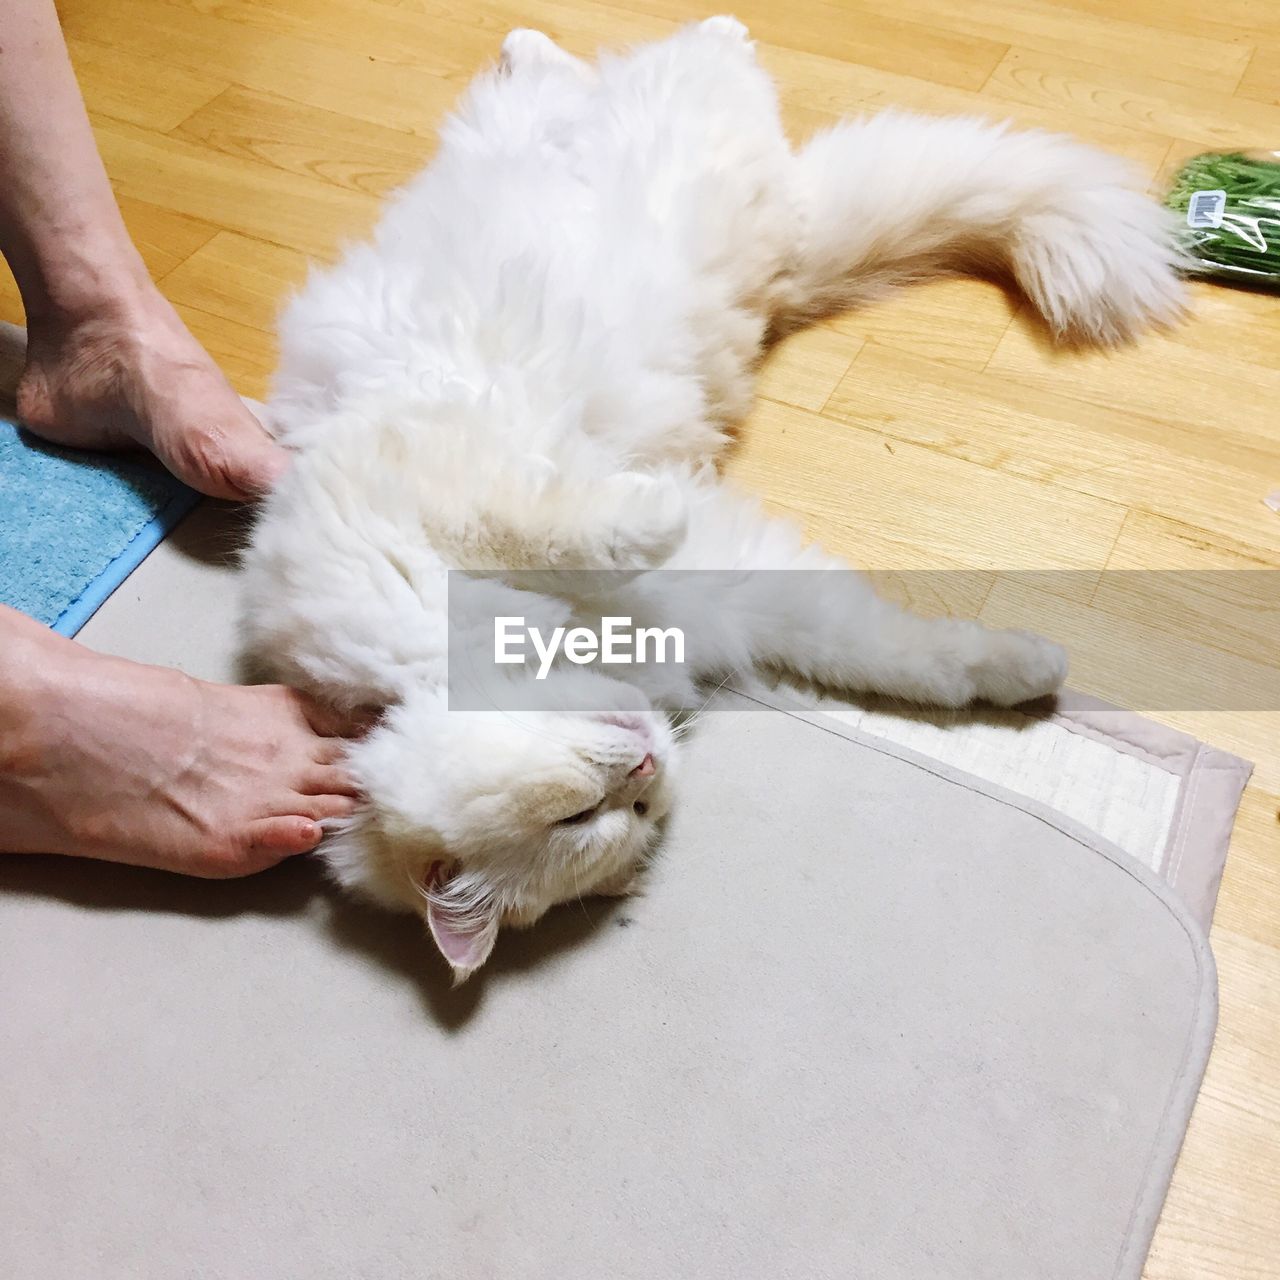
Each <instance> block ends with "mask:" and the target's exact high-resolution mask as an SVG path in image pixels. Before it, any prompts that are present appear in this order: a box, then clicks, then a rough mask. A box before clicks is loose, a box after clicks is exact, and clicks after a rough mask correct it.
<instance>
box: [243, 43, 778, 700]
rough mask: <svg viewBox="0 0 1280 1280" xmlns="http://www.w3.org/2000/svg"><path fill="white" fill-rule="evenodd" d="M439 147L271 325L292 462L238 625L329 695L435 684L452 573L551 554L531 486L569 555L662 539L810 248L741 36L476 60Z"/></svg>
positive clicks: (256, 551) (767, 92) (284, 667)
mask: <svg viewBox="0 0 1280 1280" xmlns="http://www.w3.org/2000/svg"><path fill="white" fill-rule="evenodd" d="M442 139H443V140H442V144H441V148H440V151H439V153H438V155H437V156H436V158H435V159H434V161H433V162H432V164H431V165H430V166H429V167H428V169H427V170H426V171H425V172H424V173H423V174H422V175H420V176H419V177H418V178H417V179H416V180H415V181H414V182H413V183H411V184H410V186H409V187H408V188H407V189H406V190H405V191H404V192H402V193H401V194H400V195H399V197H397V199H396V200H395V201H394V202H393V203H392V204H391V206H390V207H389V208H388V210H387V212H386V214H385V216H384V218H383V220H382V223H381V224H380V226H379V228H378V230H377V232H376V234H375V236H374V238H373V240H372V242H371V243H369V244H365V245H360V246H357V247H355V248H353V249H351V250H349V251H348V252H347V253H346V255H345V256H344V257H343V259H342V260H341V261H340V262H339V263H338V264H337V265H336V266H334V267H333V268H330V269H327V270H321V271H319V272H317V273H315V274H314V275H313V276H312V278H311V279H310V281H309V282H308V284H307V285H306V287H305V288H304V289H303V291H302V292H301V294H300V295H299V296H298V297H297V298H296V299H295V300H294V301H293V303H292V304H291V305H290V306H289V308H288V309H287V311H286V313H285V315H284V317H283V319H282V323H281V364H280V369H279V373H278V376H277V379H276V383H275V389H274V393H273V396H272V398H271V403H270V406H269V416H270V423H271V426H272V428H273V429H274V430H275V431H276V432H277V434H278V435H279V436H280V437H281V438H282V439H283V440H284V442H285V443H286V444H288V445H289V446H290V447H291V448H293V449H294V450H295V452H296V454H297V458H296V461H295V464H294V466H293V467H292V469H291V471H290V473H289V474H288V475H287V476H286V478H285V480H284V482H283V484H282V485H281V486H280V488H279V490H278V491H277V492H276V493H275V494H274V495H273V496H272V497H271V499H270V500H269V501H268V503H267V504H266V507H265V509H264V512H263V515H262V517H261V519H260V521H259V525H258V528H257V530H256V532H255V536H254V540H253V545H252V546H251V548H250V550H249V552H248V554H247V556H246V574H245V579H246V631H247V645H248V648H249V649H250V650H251V651H252V652H254V653H255V654H256V655H257V656H258V657H259V658H260V659H261V658H265V659H266V665H267V666H268V668H269V669H270V670H271V672H272V673H273V674H274V675H276V676H278V677H281V678H284V679H286V680H289V681H290V682H292V683H295V684H299V685H302V686H303V687H310V688H312V689H314V690H316V691H318V692H320V693H322V694H323V695H324V696H326V697H328V698H330V699H331V700H333V701H336V702H347V703H360V702H381V701H387V700H391V699H394V698H396V697H398V696H400V695H401V693H402V692H403V689H404V687H406V686H407V685H413V684H422V683H426V684H429V685H439V684H440V682H441V681H442V680H443V678H444V675H445V647H446V646H445V643H444V636H445V628H444V617H445V611H446V590H445V577H446V573H445V571H446V570H447V569H449V568H454V567H459V566H461V567H475V566H477V565H479V566H492V565H494V564H495V563H496V564H498V565H502V566H504V567H505V566H508V565H509V564H511V563H512V561H513V560H514V561H515V562H522V561H523V562H526V563H533V562H536V561H538V560H539V558H540V556H539V545H538V543H537V541H536V539H535V540H534V541H532V542H529V541H528V539H524V531H525V526H528V527H530V528H535V529H538V528H541V527H542V525H541V524H540V523H539V522H540V521H542V516H543V513H542V512H541V511H540V510H538V509H536V508H537V504H538V502H539V501H541V498H540V496H539V495H545V494H546V493H547V492H551V497H552V498H553V499H554V503H553V505H555V506H557V507H558V508H559V510H557V512H556V513H555V518H556V519H557V520H560V521H561V523H562V524H563V523H564V518H563V511H564V510H565V509H568V508H572V509H573V510H572V513H571V519H570V524H572V523H573V521H575V520H576V521H577V524H576V525H573V527H571V528H569V530H568V532H567V533H566V532H565V531H564V530H563V529H560V530H558V531H556V532H555V533H554V534H553V535H550V539H551V542H552V543H553V544H554V545H553V546H551V551H552V552H557V553H562V554H563V553H564V547H563V544H564V542H565V541H566V540H568V541H569V542H570V543H572V541H573V538H574V537H575V536H578V535H579V534H580V535H581V541H582V544H583V547H584V548H586V549H587V550H586V551H585V552H584V555H585V556H586V558H585V559H579V560H578V561H576V562H575V561H574V559H573V554H574V550H573V548H572V546H571V547H570V550H569V553H568V554H567V555H565V556H564V558H563V559H562V560H561V561H560V562H562V563H568V564H572V563H587V564H590V563H592V561H591V559H590V548H591V547H592V546H601V545H617V544H618V543H619V542H622V543H626V542H627V540H628V539H630V540H631V541H633V542H634V543H635V544H636V546H637V547H638V548H639V551H638V554H639V555H641V556H643V554H644V553H645V548H646V547H661V546H663V545H664V543H665V541H669V536H670V532H671V530H670V529H669V528H668V527H667V525H670V526H671V528H673V529H674V528H676V527H678V525H679V517H678V516H677V517H676V518H674V519H672V518H671V516H670V510H669V509H670V508H671V507H672V506H673V501H672V497H673V495H672V489H673V488H674V486H676V485H677V484H681V483H687V480H686V479H685V477H687V475H688V473H689V471H690V469H691V468H696V467H698V466H700V465H702V464H704V463H706V462H708V461H709V460H711V459H712V458H714V456H715V454H716V453H717V451H718V450H719V448H720V447H721V445H722V444H723V442H724V438H725V437H724V427H725V426H726V425H727V424H728V423H730V422H731V421H733V420H734V419H736V418H737V417H739V416H740V415H741V414H742V413H743V412H744V411H745V409H746V408H747V406H748V404H749V400H750V393H751V384H752V381H753V373H754V363H755V361H756V359H757V357H758V355H759V351H760V347H761V340H762V337H763V334H764V329H765V325H766V316H767V315H768V314H769V312H770V311H771V310H772V306H771V294H770V291H771V290H772V289H773V288H775V287H777V285H778V282H779V280H780V279H782V278H784V277H785V273H786V265H787V258H788V253H789V251H790V249H791V247H792V246H793V245H794V243H795V240H796V234H797V229H796V225H795V223H796V218H795V215H794V211H793V209H792V208H791V207H790V205H789V203H788V199H789V196H788V193H789V191H790V190H791V184H790V183H789V182H788V168H787V166H789V165H791V164H792V163H793V159H792V156H791V154H790V151H789V148H788V146H787V142H786V139H785V137H784V135H783V132H782V129H781V125H780V122H779V119H778V115H777V108H776V100H775V95H774V90H773V86H772V84H771V83H770V81H769V80H768V78H767V77H766V76H765V75H764V74H763V72H761V71H760V70H759V68H758V67H757V66H756V65H755V63H754V60H753V57H752V54H751V51H750V46H749V45H748V44H747V43H746V42H745V39H743V38H742V37H740V36H738V35H736V34H734V33H732V32H731V33H729V34H728V35H726V34H725V33H724V32H713V31H709V30H707V29H706V28H705V27H700V28H692V29H689V30H687V31H685V32H682V33H681V34H680V35H679V36H677V37H676V38H674V39H673V40H672V41H670V42H668V43H667V44H666V45H664V46H660V47H658V48H657V49H655V50H642V51H640V53H639V54H638V55H636V56H634V57H631V58H629V59H627V60H624V61H614V62H609V61H606V62H604V63H603V64H602V65H601V67H600V70H599V80H598V82H597V83H594V84H587V83H584V82H583V81H582V80H580V79H578V78H577V77H576V76H573V75H560V74H558V73H556V72H554V71H551V72H549V73H548V74H547V75H546V77H545V78H544V79H543V80H542V81H541V82H540V83H539V84H538V86H537V90H536V92H533V93H531V92H530V86H529V79H528V77H527V76H526V77H523V78H522V77H512V78H511V79H509V80H508V79H504V78H503V77H501V76H499V75H497V74H489V75H486V76H482V77H481V79H480V80H479V81H477V82H476V84H475V85H473V87H472V89H471V91H470V92H469V94H468V96H467V98H466V99H465V100H464V102H463V104H462V106H461V108H460V109H459V111H458V113H457V114H456V115H455V116H454V117H453V118H452V119H451V120H450V121H449V122H448V123H447V124H446V126H445V128H444V130H443V133H442ZM637 471H647V472H649V473H650V474H651V476H655V477H657V478H658V479H659V480H662V477H663V476H664V475H665V476H667V477H668V479H667V480H662V483H663V484H665V485H667V488H666V489H665V490H664V491H663V493H662V494H661V496H658V495H654V494H644V495H642V496H641V497H640V498H638V499H637V498H636V497H635V494H634V491H633V490H634V486H632V487H631V488H628V485H630V484H631V480H628V479H627V477H631V478H632V479H634V478H635V477H636V472H637ZM623 473H625V475H624V474H623ZM611 485H612V486H614V488H612V489H611V488H610V486H611ZM555 486H558V491H555ZM549 487H550V488H549ZM637 501H638V502H639V504H640V507H641V508H643V512H642V518H641V519H640V521H639V522H638V525H637V522H636V521H635V519H634V516H633V517H632V519H631V520H630V523H629V526H628V528H627V530H626V532H625V534H621V535H615V532H614V531H613V530H612V529H611V528H610V527H609V524H608V522H609V520H610V519H611V518H612V517H611V509H612V508H614V507H622V506H629V507H631V508H633V509H635V508H636V506H637ZM593 504H594V505H593ZM543 505H544V506H545V505H547V503H545V502H544V503H543ZM664 521H665V522H666V524H664ZM593 522H594V523H593ZM579 526H580V527H579ZM513 530H514V533H513V532H512V531H513ZM459 531H461V532H459ZM477 531H478V533H479V536H480V538H481V542H480V544H479V545H476V546H466V547H460V546H459V545H458V538H459V537H470V536H471V535H472V534H473V533H476V532H477ZM485 539H487V541H485ZM522 540H523V542H524V543H525V544H526V545H521V543H522ZM509 548H515V550H514V551H513V552H511V553H510V554H508V549H509ZM624 550H625V547H624ZM548 559H550V557H548ZM543 562H544V563H546V562H547V560H544V561H543ZM551 562H553V563H555V562H556V561H554V559H551Z"/></svg>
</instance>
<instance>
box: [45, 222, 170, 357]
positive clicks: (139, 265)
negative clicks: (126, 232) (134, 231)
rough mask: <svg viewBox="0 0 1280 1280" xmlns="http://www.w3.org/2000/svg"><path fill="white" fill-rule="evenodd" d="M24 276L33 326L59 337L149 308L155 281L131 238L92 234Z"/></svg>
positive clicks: (117, 320)
mask: <svg viewBox="0 0 1280 1280" xmlns="http://www.w3.org/2000/svg"><path fill="white" fill-rule="evenodd" d="M23 274H24V275H25V276H26V277H27V278H26V279H24V280H20V284H22V285H23V286H24V287H23V291H22V292H23V305H24V307H25V308H26V313H27V328H28V330H29V331H30V333H31V334H32V336H33V337H40V336H49V337H56V336H58V335H61V334H64V333H67V332H69V331H71V330H74V329H76V328H78V327H79V326H81V325H83V324H85V323H86V322H90V321H98V320H101V321H108V322H121V323H122V322H124V321H126V320H127V318H128V317H129V316H131V315H132V314H135V313H137V312H139V311H141V310H143V309H144V308H145V306H146V304H147V301H148V299H149V297H150V295H151V294H152V293H154V291H155V286H154V284H153V283H152V281H151V277H150V276H149V275H148V274H147V270H146V267H145V266H144V264H143V262H142V259H141V258H140V257H139V256H138V252H137V250H136V249H135V248H134V247H133V245H132V244H130V243H129V241H128V239H127V238H123V239H122V238H119V237H115V236H112V235H109V234H106V235H104V234H95V235H87V236H86V237H85V238H84V239H82V240H80V241H77V242H76V244H75V247H74V248H73V249H71V250H69V251H68V252H66V253H65V254H62V255H60V257H59V259H58V261H57V262H56V263H54V262H49V263H41V264H38V265H36V266H35V268H34V269H33V270H32V271H30V272H25V273H23Z"/></svg>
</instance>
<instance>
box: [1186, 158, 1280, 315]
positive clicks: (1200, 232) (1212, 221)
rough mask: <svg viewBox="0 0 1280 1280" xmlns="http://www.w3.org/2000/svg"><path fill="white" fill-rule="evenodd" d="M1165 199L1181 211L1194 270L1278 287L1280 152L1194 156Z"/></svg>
mask: <svg viewBox="0 0 1280 1280" xmlns="http://www.w3.org/2000/svg"><path fill="white" fill-rule="evenodd" d="M1165 203H1166V204H1167V205H1168V206H1169V208H1170V209H1173V210H1175V211H1176V212H1178V213H1180V214H1182V217H1183V221H1184V222H1185V224H1186V225H1185V228H1184V230H1183V244H1184V245H1185V247H1186V249H1187V252H1188V254H1189V255H1190V258H1191V262H1192V270H1193V271H1195V272H1197V273H1198V274H1202V275H1206V276H1216V277H1218V278H1220V279H1223V280H1233V281H1236V282H1237V283H1240V284H1252V285H1256V286H1259V287H1261V288H1266V289H1275V290H1280V151H1232V152H1214V151H1210V152H1206V153H1205V154H1204V155H1199V156H1196V157H1195V158H1194V159H1193V160H1188V161H1187V163H1186V164H1184V165H1183V166H1182V168H1181V169H1180V170H1179V171H1178V175H1177V177H1176V178H1175V179H1174V182H1173V187H1172V188H1171V189H1170V191H1169V195H1168V197H1167V198H1166V201H1165Z"/></svg>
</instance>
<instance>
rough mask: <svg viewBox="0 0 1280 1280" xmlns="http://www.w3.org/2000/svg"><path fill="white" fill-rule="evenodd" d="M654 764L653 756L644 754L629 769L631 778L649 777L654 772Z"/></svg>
mask: <svg viewBox="0 0 1280 1280" xmlns="http://www.w3.org/2000/svg"><path fill="white" fill-rule="evenodd" d="M655 768H656V766H655V765H654V763H653V756H652V755H646V756H645V758H644V759H643V760H641V761H640V763H639V764H638V765H636V767H635V768H634V769H632V770H631V776H632V777H633V778H651V777H652V776H653V774H654V770H655Z"/></svg>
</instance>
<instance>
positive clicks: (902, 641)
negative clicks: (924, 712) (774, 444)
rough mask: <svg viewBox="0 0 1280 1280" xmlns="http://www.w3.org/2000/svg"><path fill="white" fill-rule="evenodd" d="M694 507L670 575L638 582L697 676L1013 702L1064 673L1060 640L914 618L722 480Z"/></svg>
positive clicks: (935, 699) (931, 700) (939, 701)
mask: <svg viewBox="0 0 1280 1280" xmlns="http://www.w3.org/2000/svg"><path fill="white" fill-rule="evenodd" d="M690 510H691V514H690V520H689V530H688V534H687V536H686V539H685V542H684V543H683V545H682V547H681V550H680V552H679V554H678V555H677V556H676V557H675V558H674V559H673V560H672V561H671V569H672V571H671V572H666V573H656V574H650V575H646V580H645V581H644V582H643V583H642V584H638V585H639V587H640V589H641V590H642V591H643V592H644V594H645V597H646V607H647V608H648V610H649V611H650V612H651V613H653V614H654V615H655V616H658V617H661V618H662V619H663V621H664V623H666V624H667V625H677V626H680V627H681V628H682V629H683V630H684V632H685V635H686V644H687V649H688V653H689V658H690V661H691V663H692V665H693V667H694V668H695V673H696V675H697V676H698V677H699V678H707V677H718V676H723V675H726V674H729V673H731V672H733V671H735V670H744V669H746V668H748V667H750V666H757V665H770V666H775V667H782V668H785V669H787V670H789V671H791V672H794V673H795V674H797V675H799V676H802V677H804V678H805V679H809V680H814V681H816V682H818V683H819V684H822V685H825V686H827V687H829V688H834V689H846V690H851V691H862V692H868V693H881V694H888V695H891V696H894V697H899V698H905V699H908V700H910V701H912V702H919V703H925V704H929V705H936V706H948V707H959V706H964V705H966V704H968V703H970V702H973V701H977V700H981V701H986V702H992V703H996V704H998V705H1001V706H1013V705H1015V704H1017V703H1020V702H1026V701H1029V700H1031V699H1033V698H1038V697H1041V696H1043V695H1045V694H1048V693H1052V692H1053V691H1054V690H1056V689H1058V688H1059V687H1060V686H1061V684H1062V682H1063V680H1064V679H1065V678H1066V673H1067V659H1066V654H1065V652H1064V651H1063V650H1062V648H1061V647H1060V646H1058V645H1056V644H1054V643H1053V642H1052V641H1049V640H1045V639H1043V638H1042V637H1040V636H1035V635H1030V634H1027V633H1025V632H1020V631H995V630H991V629H990V628H987V627H984V626H982V625H981V624H980V623H977V622H972V621H968V620H965V619H957V618H922V617H919V616H918V615H916V614H913V613H910V612H908V611H907V610H905V609H902V608H900V607H899V606H898V605H896V604H893V603H891V602H890V601H888V600H885V599H882V598H881V597H880V596H878V595H877V594H876V591H875V588H874V587H873V586H872V584H871V582H870V580H869V579H868V578H867V577H866V576H865V575H863V574H861V573H858V572H856V571H854V570H853V569H851V568H849V567H848V566H847V565H845V564H844V563H842V562H841V561H840V560H838V559H836V558H835V557H834V556H831V555H828V554H827V553H825V552H823V551H821V550H820V549H819V548H817V547H814V546H812V545H806V544H805V543H804V541H803V539H802V538H801V536H800V534H799V532H798V530H797V529H796V528H795V527H794V526H793V525H791V524H790V523H788V522H786V521H781V520H776V519H772V518H769V517H767V516H765V515H764V514H763V512H762V511H761V510H760V509H759V506H758V505H757V504H756V503H754V502H751V501H748V500H746V499H743V498H741V497H739V496H738V495H737V494H734V493H732V492H731V491H729V490H727V489H725V488H723V487H718V486H717V487H714V488H699V489H697V490H695V491H694V493H693V494H692V495H691V497H690ZM678 570H684V571H685V572H678Z"/></svg>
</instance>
